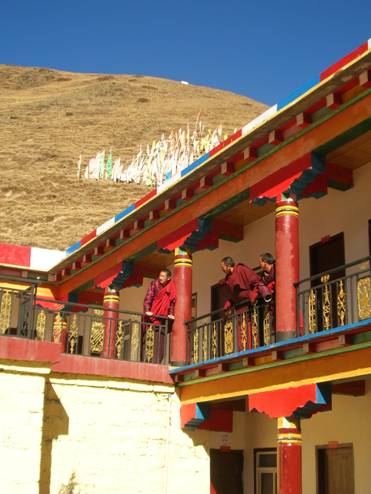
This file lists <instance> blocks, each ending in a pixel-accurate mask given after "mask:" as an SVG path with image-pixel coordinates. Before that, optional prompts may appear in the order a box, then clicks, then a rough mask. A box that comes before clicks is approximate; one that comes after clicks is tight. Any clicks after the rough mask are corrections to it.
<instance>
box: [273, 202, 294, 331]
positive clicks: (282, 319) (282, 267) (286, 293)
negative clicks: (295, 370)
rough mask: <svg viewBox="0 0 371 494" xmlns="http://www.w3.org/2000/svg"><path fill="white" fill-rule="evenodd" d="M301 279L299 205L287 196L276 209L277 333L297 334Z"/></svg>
mask: <svg viewBox="0 0 371 494" xmlns="http://www.w3.org/2000/svg"><path fill="white" fill-rule="evenodd" d="M298 281H299V208H298V206H297V203H296V202H295V201H294V200H293V199H291V198H288V199H284V200H282V201H281V202H279V203H278V204H277V208H276V336H277V341H280V340H287V339H290V338H293V337H295V336H296V321H297V317H296V307H297V304H296V289H295V283H297V282H298Z"/></svg>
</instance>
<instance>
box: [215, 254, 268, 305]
mask: <svg viewBox="0 0 371 494" xmlns="http://www.w3.org/2000/svg"><path fill="white" fill-rule="evenodd" d="M221 283H222V284H225V285H226V286H227V288H228V291H229V298H228V300H227V301H226V303H225V304H224V309H229V308H230V307H231V305H232V304H233V305H235V304H238V303H239V302H242V301H244V300H245V301H249V302H250V303H252V304H254V303H255V302H256V299H257V298H258V295H259V285H260V284H261V279H260V277H259V276H258V275H257V274H256V273H255V271H253V270H252V269H251V268H249V267H248V266H245V264H241V263H239V264H236V265H235V266H234V268H233V272H232V273H229V274H227V276H226V277H225V279H224V280H222V281H221Z"/></svg>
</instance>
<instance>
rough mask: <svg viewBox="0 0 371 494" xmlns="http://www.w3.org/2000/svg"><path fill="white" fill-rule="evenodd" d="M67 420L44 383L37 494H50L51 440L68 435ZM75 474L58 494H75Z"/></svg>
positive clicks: (51, 387) (48, 385)
mask: <svg viewBox="0 0 371 494" xmlns="http://www.w3.org/2000/svg"><path fill="white" fill-rule="evenodd" d="M68 425H69V419H68V415H67V413H66V410H65V409H64V408H63V405H62V403H61V401H60V399H59V398H58V396H57V395H56V393H55V391H54V389H53V386H52V385H51V383H50V381H49V380H46V381H45V392H44V420H43V429H42V442H41V459H40V488H39V494H50V479H51V467H52V448H53V439H57V438H58V436H61V435H66V434H68ZM76 487H77V484H76V480H75V474H74V473H73V474H72V475H71V477H70V479H69V481H68V483H67V484H66V485H62V487H61V489H60V490H59V494H77V491H76Z"/></svg>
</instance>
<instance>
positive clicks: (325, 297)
mask: <svg viewBox="0 0 371 494" xmlns="http://www.w3.org/2000/svg"><path fill="white" fill-rule="evenodd" d="M297 309H298V310H297V316H298V323H297V326H298V334H311V333H318V332H321V331H327V330H329V329H333V328H338V327H341V326H345V325H349V324H357V323H358V322H360V321H363V320H366V319H370V318H371V257H370V256H369V257H364V258H363V259H359V260H357V261H354V262H351V263H349V264H345V265H343V266H339V267H336V268H334V269H331V270H329V271H326V272H324V273H319V274H317V275H315V276H311V277H310V278H306V279H305V280H302V281H300V282H299V283H298V284H297Z"/></svg>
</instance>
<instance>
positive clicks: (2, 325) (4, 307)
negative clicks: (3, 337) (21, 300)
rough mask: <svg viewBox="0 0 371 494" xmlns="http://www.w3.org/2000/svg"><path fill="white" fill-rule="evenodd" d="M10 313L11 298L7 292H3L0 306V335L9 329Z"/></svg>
mask: <svg viewBox="0 0 371 494" xmlns="http://www.w3.org/2000/svg"><path fill="white" fill-rule="evenodd" d="M11 312H12V296H11V295H10V292H9V291H8V290H5V291H4V292H3V296H2V297H1V304H0V334H5V332H6V331H7V329H9V327H10V317H11Z"/></svg>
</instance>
